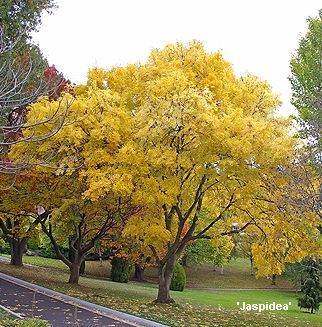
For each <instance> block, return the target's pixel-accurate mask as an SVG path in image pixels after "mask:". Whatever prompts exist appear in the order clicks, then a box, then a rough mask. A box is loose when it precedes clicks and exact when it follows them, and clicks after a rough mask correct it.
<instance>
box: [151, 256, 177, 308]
mask: <svg viewBox="0 0 322 327" xmlns="http://www.w3.org/2000/svg"><path fill="white" fill-rule="evenodd" d="M176 261H177V257H176V256H174V255H173V256H171V257H170V258H169V259H168V261H167V262H166V263H165V264H163V265H162V264H159V267H158V275H159V290H158V297H157V299H156V301H155V302H157V303H173V302H174V300H173V299H172V298H171V297H170V284H171V278H172V274H173V270H174V266H175V263H176Z"/></svg>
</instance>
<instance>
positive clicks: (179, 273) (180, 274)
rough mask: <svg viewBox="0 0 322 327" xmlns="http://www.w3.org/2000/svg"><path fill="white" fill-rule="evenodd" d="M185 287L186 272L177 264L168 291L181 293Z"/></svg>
mask: <svg viewBox="0 0 322 327" xmlns="http://www.w3.org/2000/svg"><path fill="white" fill-rule="evenodd" d="M185 286H186V272H185V270H184V268H183V267H182V266H181V265H180V263H178V262H177V263H176V265H175V267H174V270H173V275H172V279H171V284H170V290H172V291H180V292H182V291H183V290H184V287H185Z"/></svg>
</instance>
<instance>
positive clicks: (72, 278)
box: [68, 262, 80, 284]
mask: <svg viewBox="0 0 322 327" xmlns="http://www.w3.org/2000/svg"><path fill="white" fill-rule="evenodd" d="M79 268H80V264H79V263H77V262H76V263H75V262H73V265H72V266H71V267H70V268H69V271H70V275H69V280H68V283H69V284H78V281H79Z"/></svg>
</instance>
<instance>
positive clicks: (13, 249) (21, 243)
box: [9, 237, 27, 267]
mask: <svg viewBox="0 0 322 327" xmlns="http://www.w3.org/2000/svg"><path fill="white" fill-rule="evenodd" d="M9 243H10V255H11V260H10V264H11V265H13V266H19V267H21V266H23V262H22V256H23V253H24V252H25V250H26V245H27V238H26V237H23V238H19V239H17V240H16V239H10V241H9Z"/></svg>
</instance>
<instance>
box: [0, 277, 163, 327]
mask: <svg viewBox="0 0 322 327" xmlns="http://www.w3.org/2000/svg"><path fill="white" fill-rule="evenodd" d="M0 278H2V279H4V280H7V281H9V282H12V283H14V284H17V285H19V286H22V287H26V288H28V289H31V290H33V291H36V292H38V293H42V294H44V295H47V296H49V297H52V298H54V299H57V300H60V301H63V302H66V303H69V304H73V305H76V306H78V307H80V308H83V309H85V310H89V311H92V312H94V313H98V314H101V315H103V316H108V317H110V318H114V319H117V320H121V321H123V322H126V323H130V324H133V326H140V327H167V326H166V325H163V324H160V323H157V322H154V321H151V320H147V319H144V318H140V317H136V316H134V315H130V314H127V313H124V312H121V311H117V310H113V309H110V308H106V307H103V306H101V305H98V304H94V303H90V302H87V301H84V300H81V299H78V298H75V297H73V296H70V295H65V294H62V293H59V292H56V291H53V290H50V289H48V288H45V287H42V286H38V285H35V284H32V283H29V282H26V281H24V280H21V279H18V278H15V277H12V276H9V275H6V274H4V273H1V272H0ZM4 310H6V309H4ZM7 310H8V309H7Z"/></svg>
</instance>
